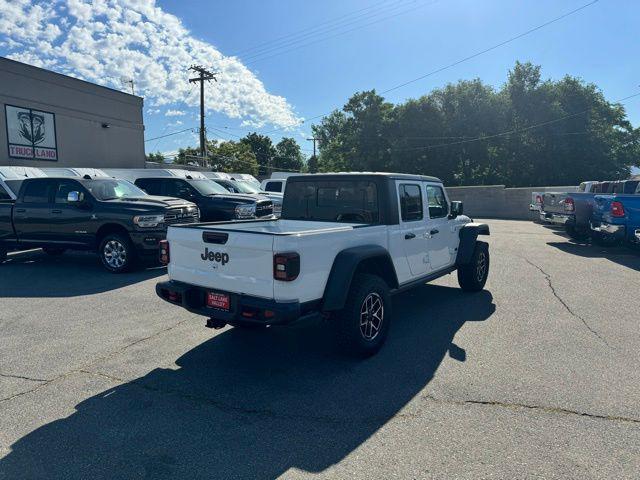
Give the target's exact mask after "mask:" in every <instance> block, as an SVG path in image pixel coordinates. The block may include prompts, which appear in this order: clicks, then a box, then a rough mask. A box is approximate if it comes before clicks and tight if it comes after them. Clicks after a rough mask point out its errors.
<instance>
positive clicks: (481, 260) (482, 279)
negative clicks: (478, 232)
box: [458, 242, 489, 292]
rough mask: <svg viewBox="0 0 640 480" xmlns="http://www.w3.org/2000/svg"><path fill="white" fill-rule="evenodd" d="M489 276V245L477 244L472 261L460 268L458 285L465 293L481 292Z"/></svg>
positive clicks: (485, 243) (484, 243)
mask: <svg viewBox="0 0 640 480" xmlns="http://www.w3.org/2000/svg"><path fill="white" fill-rule="evenodd" d="M488 276H489V244H488V243H487V242H476V246H475V248H474V250H473V255H472V256H471V261H470V262H469V263H468V264H466V265H461V266H459V267H458V284H459V285H460V288H462V290H464V291H465V292H479V291H480V290H482V289H483V288H484V284H485V283H487V277H488Z"/></svg>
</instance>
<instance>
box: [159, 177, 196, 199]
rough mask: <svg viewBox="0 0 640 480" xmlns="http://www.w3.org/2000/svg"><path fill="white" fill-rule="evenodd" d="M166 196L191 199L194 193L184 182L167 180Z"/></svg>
mask: <svg viewBox="0 0 640 480" xmlns="http://www.w3.org/2000/svg"><path fill="white" fill-rule="evenodd" d="M164 188H165V191H164V193H165V195H167V196H169V197H176V198H184V199H189V198H191V197H192V196H193V191H192V190H191V187H190V186H189V184H188V183H187V182H185V181H183V180H165V187H164Z"/></svg>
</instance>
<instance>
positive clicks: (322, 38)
mask: <svg viewBox="0 0 640 480" xmlns="http://www.w3.org/2000/svg"><path fill="white" fill-rule="evenodd" d="M435 1H437V0H435ZM435 1H433V2H431V3H427V4H422V5H418V6H416V7H413V8H409V9H407V10H404V11H402V12H399V13H395V14H393V15H385V16H383V17H382V18H378V19H376V20H374V21H372V22H369V23H365V24H361V25H357V24H358V23H360V22H361V21H362V20H368V19H371V18H375V17H377V16H379V15H381V14H389V13H391V12H393V11H394V10H398V9H401V8H403V7H407V6H409V5H410V4H412V3H416V0H413V1H411V2H407V3H402V2H398V3H399V4H398V5H396V6H393V7H391V8H388V9H387V11H381V12H375V13H373V14H369V15H366V16H363V18H361V19H358V20H355V21H352V22H348V23H345V24H344V25H338V26H336V27H333V28H329V29H327V30H325V31H324V32H319V33H317V34H312V35H310V37H314V36H320V37H319V38H316V39H313V40H311V41H309V42H306V43H303V44H299V43H300V41H299V40H295V41H291V42H289V43H288V44H287V43H285V44H283V45H280V46H276V47H272V48H270V49H266V50H265V51H263V52H261V53H256V54H254V55H250V56H249V57H246V58H244V60H245V61H244V64H245V65H251V64H254V63H256V62H260V61H263V60H268V59H270V58H273V57H277V56H280V55H283V54H285V53H289V52H292V51H294V50H298V49H300V48H304V47H308V46H310V45H314V44H316V43H319V42H323V41H326V40H329V39H331V38H335V37H338V36H341V35H345V34H347V33H350V32H353V31H355V30H360V29H362V28H365V27H368V26H371V25H375V24H377V23H380V22H382V21H385V20H390V19H392V18H395V17H397V16H400V15H404V14H406V13H409V12H412V11H414V10H417V9H419V8H423V7H425V6H427V5H432V4H433V3H435ZM350 25H356V26H354V27H353V28H350V29H348V30H344V31H342V32H338V33H335V34H333V35H329V36H323V35H325V34H327V33H330V32H332V31H336V30H340V29H342V28H344V27H348V26H350ZM300 40H302V39H300ZM287 47H292V48H288V49H286V48H287ZM283 48H284V49H286V50H283V51H280V52H278V53H274V54H273V55H268V56H266V57H265V55H267V54H269V53H271V52H277V51H278V50H281V49H283ZM260 57H262V58H260Z"/></svg>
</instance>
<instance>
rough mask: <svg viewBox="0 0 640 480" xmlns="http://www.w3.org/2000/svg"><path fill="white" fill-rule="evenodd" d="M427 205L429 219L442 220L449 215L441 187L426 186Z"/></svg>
mask: <svg viewBox="0 0 640 480" xmlns="http://www.w3.org/2000/svg"><path fill="white" fill-rule="evenodd" d="M427 205H428V206H429V217H430V218H442V217H446V216H447V215H449V204H448V203H447V197H445V196H444V191H443V190H442V187H437V186H435V185H427Z"/></svg>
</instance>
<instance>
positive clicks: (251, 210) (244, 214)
mask: <svg viewBox="0 0 640 480" xmlns="http://www.w3.org/2000/svg"><path fill="white" fill-rule="evenodd" d="M255 216H256V204H255V203H247V204H244V205H238V206H237V207H236V218H254V217H255Z"/></svg>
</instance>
